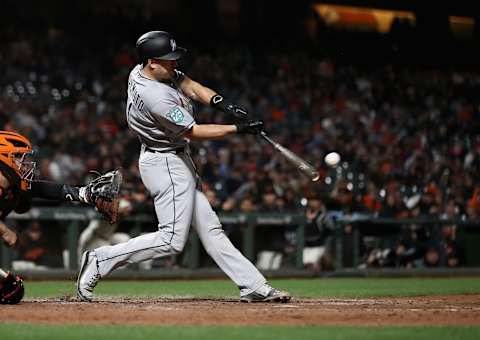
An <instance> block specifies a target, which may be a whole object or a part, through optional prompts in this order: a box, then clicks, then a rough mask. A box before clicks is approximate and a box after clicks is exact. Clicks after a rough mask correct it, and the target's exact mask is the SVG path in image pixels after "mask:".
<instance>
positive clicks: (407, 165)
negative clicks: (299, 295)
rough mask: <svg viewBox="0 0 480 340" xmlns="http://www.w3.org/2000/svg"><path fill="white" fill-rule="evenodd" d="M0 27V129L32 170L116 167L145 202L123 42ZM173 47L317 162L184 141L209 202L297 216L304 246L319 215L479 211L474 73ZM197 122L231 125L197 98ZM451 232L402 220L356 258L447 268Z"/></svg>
mask: <svg viewBox="0 0 480 340" xmlns="http://www.w3.org/2000/svg"><path fill="white" fill-rule="evenodd" d="M0 35H1V38H2V49H1V50H0V69H1V70H2V75H1V77H0V126H1V127H2V129H5V130H15V131H19V132H21V133H23V134H25V135H27V136H28V137H29V138H30V139H31V140H32V141H33V143H34V144H35V147H36V150H37V166H38V174H37V177H39V178H42V179H46V180H52V181H65V182H68V183H71V184H81V183H83V181H84V180H85V179H86V178H87V174H88V171H89V170H98V171H106V170H109V169H112V168H117V167H122V168H123V170H124V176H125V185H124V192H123V196H124V198H125V199H127V200H133V201H134V202H136V203H137V205H138V206H139V207H140V208H139V209H147V210H148V209H149V208H144V207H142V206H147V207H151V202H150V198H149V197H148V193H146V192H145V190H144V188H143V186H142V183H141V180H140V176H139V173H138V169H137V157H138V152H139V143H138V141H137V139H136V137H135V136H134V135H133V134H132V133H131V132H130V131H129V130H128V128H127V126H126V122H125V117H124V111H125V92H126V80H127V77H128V73H129V71H130V69H131V68H132V67H133V65H134V64H135V63H136V56H135V53H134V48H133V47H134V46H133V45H134V42H133V41H122V40H121V38H118V40H117V41H113V42H112V41H110V42H109V44H107V45H106V47H105V50H96V49H95V50H89V46H88V44H83V43H82V44H78V42H77V41H75V40H74V39H70V37H69V36H66V35H64V33H63V32H62V31H58V30H55V29H51V30H50V31H49V32H48V34H46V35H44V36H40V35H26V34H23V33H22V32H15V31H8V30H7V31H2V32H1V33H0ZM179 44H181V42H179ZM186 47H190V50H191V51H193V52H190V54H189V55H188V56H187V57H186V58H185V60H184V61H181V62H180V65H179V68H180V69H182V70H183V71H185V72H186V73H187V74H188V75H190V76H191V77H192V78H193V79H195V80H198V81H200V82H201V83H203V84H205V85H207V86H210V87H211V88H213V89H215V90H217V91H218V92H219V93H221V94H224V96H225V97H227V98H229V99H230V100H232V101H233V102H235V103H238V104H240V105H242V106H244V107H245V108H247V110H248V111H249V112H250V113H251V115H252V116H253V117H255V118H261V119H263V120H264V121H265V124H266V127H267V130H268V131H269V132H270V135H271V136H272V137H273V138H274V139H275V140H277V141H278V142H280V143H281V144H283V145H285V146H287V147H288V148H289V149H291V150H292V151H294V152H295V153H297V154H298V155H300V156H301V157H302V158H304V159H306V160H307V161H309V162H310V163H312V164H314V165H315V166H316V167H317V168H318V169H319V171H320V172H321V180H320V182H319V183H317V184H312V183H311V182H309V181H308V179H306V178H304V177H302V176H301V175H300V174H299V173H298V172H296V170H295V169H293V168H292V166H291V165H289V164H288V163H287V162H286V161H285V160H284V159H283V158H282V157H281V156H280V155H278V154H277V153H276V152H274V150H273V149H272V148H271V147H270V146H269V145H266V144H263V143H262V142H261V141H258V140H256V138H255V137H253V136H232V137H229V138H226V139H223V140H216V141H205V142H195V143H193V145H192V150H193V155H194V160H195V161H196V163H197V165H198V171H199V173H200V174H201V177H202V179H203V187H204V190H205V192H206V194H207V196H208V198H209V200H210V202H211V203H212V206H213V207H214V208H215V210H216V211H217V212H219V213H221V212H247V213H248V212H255V211H261V212H272V213H276V212H305V213H306V214H307V217H308V220H309V222H310V223H309V225H308V226H307V236H309V237H310V238H308V237H307V245H310V246H318V245H322V246H324V245H325V240H326V239H328V238H329V237H330V236H329V235H330V232H329V231H328V230H329V228H328V227H325V211H335V212H340V213H341V214H343V216H351V215H355V214H360V213H361V214H369V215H374V216H378V217H385V218H420V217H421V218H425V217H431V218H441V219H477V218H479V215H480V182H479V174H480V134H479V133H478V132H479V131H480V119H479V109H480V106H479V104H480V97H479V96H478V93H480V73H478V72H474V71H471V70H453V69H450V68H447V67H445V68H430V67H428V66H423V67H419V66H406V65H390V64H383V65H375V66H372V65H356V64H355V61H354V60H352V63H351V64H348V63H345V62H342V63H341V64H340V63H336V61H335V60H332V59H329V57H328V56H323V55H321V54H317V53H310V52H309V53H307V52H301V51H289V52H288V53H287V52H278V51H271V52H269V53H263V52H265V51H250V52H249V50H247V49H243V48H240V47H238V48H232V47H231V46H229V47H228V48H222V47H219V48H218V49H215V50H210V51H202V50H195V46H186ZM196 119H197V121H198V122H204V123H207V122H216V123H227V122H231V121H232V120H231V117H228V116H226V115H225V114H224V113H221V112H217V111H215V110H213V109H212V108H211V107H207V106H198V107H197V109H196ZM330 151H337V152H338V153H339V154H340V155H341V157H342V161H341V163H340V164H339V165H338V166H337V167H334V168H332V167H328V166H327V165H326V164H324V163H323V160H322V159H323V157H324V155H326V154H327V153H328V152H330ZM320 217H321V218H320ZM327 224H328V223H327ZM37 227H38V226H35V227H33V226H32V228H34V229H33V230H32V231H31V232H30V234H32V235H33V234H35V230H36V228H37ZM152 228H154V227H153V226H152ZM456 230H457V229H456V226H455V223H452V224H449V225H446V226H444V227H442V228H438V230H437V231H438V232H437V233H432V232H431V231H430V230H429V228H428V227H426V226H423V225H421V224H408V225H404V226H402V227H401V231H400V232H399V233H397V236H396V238H395V239H393V240H392V242H391V243H390V244H388V245H386V246H385V245H383V246H378V245H370V246H366V249H365V252H366V253H365V254H366V258H365V265H367V266H387V265H391V266H395V265H397V266H437V265H447V266H457V265H459V264H460V263H461V262H462V261H463V259H462V254H461V253H462V251H461V249H459V247H458V246H457V241H456V239H457V238H456ZM280 233H281V235H278V237H279V238H280V239H282V240H283V241H282V242H279V244H278V245H276V244H277V242H264V243H260V244H267V243H268V244H270V245H272V244H273V245H275V247H276V250H279V251H283V250H284V249H285V244H286V243H287V244H288V241H289V237H288V234H287V233H285V232H280ZM398 235H401V236H400V237H399V236H398ZM268 237H272V233H269V236H268ZM309 242H310V243H309ZM367 243H368V242H367ZM274 250H275V249H274ZM327 252H328V251H327ZM327 262H329V261H327ZM330 262H331V261H330ZM314 266H315V267H318V263H315V264H314ZM326 267H331V263H330V264H329V263H327V264H326Z"/></svg>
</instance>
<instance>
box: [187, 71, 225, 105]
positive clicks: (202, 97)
mask: <svg viewBox="0 0 480 340" xmlns="http://www.w3.org/2000/svg"><path fill="white" fill-rule="evenodd" d="M180 88H181V89H182V91H183V93H185V94H186V95H187V96H189V97H190V98H192V99H193V100H196V101H198V102H200V103H202V104H204V105H208V104H210V100H211V99H212V97H213V96H215V95H216V94H217V93H216V92H215V91H213V90H212V89H210V88H208V87H206V86H204V85H202V84H200V83H199V82H196V81H195V80H193V79H191V78H190V77H188V76H187V75H184V77H183V80H182V82H181V83H180Z"/></svg>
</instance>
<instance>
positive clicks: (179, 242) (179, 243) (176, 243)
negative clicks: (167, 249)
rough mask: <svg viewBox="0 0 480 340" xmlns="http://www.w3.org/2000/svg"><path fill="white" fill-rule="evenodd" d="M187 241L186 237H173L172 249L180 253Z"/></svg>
mask: <svg viewBox="0 0 480 340" xmlns="http://www.w3.org/2000/svg"><path fill="white" fill-rule="evenodd" d="M186 243H187V240H186V239H180V238H178V237H174V238H173V239H172V243H171V244H170V246H171V247H172V251H173V252H174V253H175V254H180V253H181V252H182V251H183V249H184V248H185V244H186Z"/></svg>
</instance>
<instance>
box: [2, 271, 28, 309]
mask: <svg viewBox="0 0 480 340" xmlns="http://www.w3.org/2000/svg"><path fill="white" fill-rule="evenodd" d="M2 272H3V271H2ZM24 293H25V288H24V286H23V279H22V278H21V277H20V276H18V275H14V274H12V273H10V272H9V273H8V274H7V276H6V277H2V278H1V279H0V304H4V305H5V304H8V305H15V304H17V303H19V302H20V301H22V299H23V295H24Z"/></svg>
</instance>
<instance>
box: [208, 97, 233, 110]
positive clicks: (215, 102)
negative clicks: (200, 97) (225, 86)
mask: <svg viewBox="0 0 480 340" xmlns="http://www.w3.org/2000/svg"><path fill="white" fill-rule="evenodd" d="M210 106H212V107H214V108H216V109H218V110H220V111H223V112H228V111H229V110H230V109H229V106H231V104H226V103H225V100H223V97H222V96H221V95H219V94H216V95H214V96H213V97H212V98H210Z"/></svg>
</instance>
